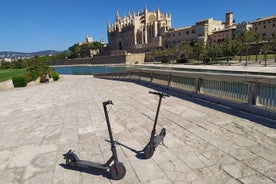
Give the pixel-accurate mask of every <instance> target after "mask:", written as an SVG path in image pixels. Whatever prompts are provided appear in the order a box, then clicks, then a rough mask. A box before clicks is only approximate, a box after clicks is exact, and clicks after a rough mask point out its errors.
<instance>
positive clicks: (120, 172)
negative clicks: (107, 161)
mask: <svg viewBox="0 0 276 184" xmlns="http://www.w3.org/2000/svg"><path fill="white" fill-rule="evenodd" d="M109 174H110V176H111V178H112V179H114V180H120V179H122V178H123V177H124V176H125V175H126V168H125V166H124V164H123V163H121V162H119V163H118V164H115V163H114V164H113V165H112V166H111V167H110V169H109Z"/></svg>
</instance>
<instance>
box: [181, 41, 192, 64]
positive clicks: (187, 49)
mask: <svg viewBox="0 0 276 184" xmlns="http://www.w3.org/2000/svg"><path fill="white" fill-rule="evenodd" d="M192 52H193V48H192V46H191V44H190V43H189V42H187V41H183V42H181V44H180V46H179V54H178V57H179V59H180V60H185V61H188V60H189V59H190V55H191V54H192Z"/></svg>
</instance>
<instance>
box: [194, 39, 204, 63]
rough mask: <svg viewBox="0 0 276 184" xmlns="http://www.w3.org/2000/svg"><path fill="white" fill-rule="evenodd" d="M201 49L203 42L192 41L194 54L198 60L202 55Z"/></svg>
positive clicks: (202, 48)
mask: <svg viewBox="0 0 276 184" xmlns="http://www.w3.org/2000/svg"><path fill="white" fill-rule="evenodd" d="M203 50H204V44H203V43H202V42H199V41H197V42H195V43H194V54H195V56H196V58H197V60H198V62H199V60H200V58H201V56H202V53H203Z"/></svg>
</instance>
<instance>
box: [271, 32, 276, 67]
mask: <svg viewBox="0 0 276 184" xmlns="http://www.w3.org/2000/svg"><path fill="white" fill-rule="evenodd" d="M269 43H270V45H271V50H272V51H273V52H274V62H276V32H275V33H272V37H271V39H270V40H269Z"/></svg>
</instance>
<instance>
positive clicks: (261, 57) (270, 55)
mask: <svg viewBox="0 0 276 184" xmlns="http://www.w3.org/2000/svg"><path fill="white" fill-rule="evenodd" d="M245 58H246V57H245V56H242V60H243V61H245ZM249 58H250V60H251V61H255V58H256V55H250V56H247V59H248V60H249ZM274 58H275V54H267V59H274ZM234 59H235V60H239V59H240V56H236V57H235V58H234ZM258 60H264V55H263V54H261V55H258Z"/></svg>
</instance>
